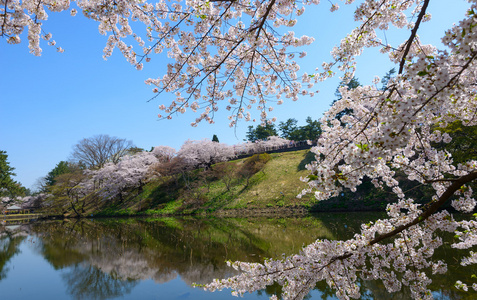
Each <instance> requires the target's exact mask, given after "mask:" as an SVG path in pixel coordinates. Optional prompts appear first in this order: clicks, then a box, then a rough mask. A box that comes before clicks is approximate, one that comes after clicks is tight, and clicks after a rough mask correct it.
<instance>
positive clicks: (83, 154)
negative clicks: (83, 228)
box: [41, 135, 304, 216]
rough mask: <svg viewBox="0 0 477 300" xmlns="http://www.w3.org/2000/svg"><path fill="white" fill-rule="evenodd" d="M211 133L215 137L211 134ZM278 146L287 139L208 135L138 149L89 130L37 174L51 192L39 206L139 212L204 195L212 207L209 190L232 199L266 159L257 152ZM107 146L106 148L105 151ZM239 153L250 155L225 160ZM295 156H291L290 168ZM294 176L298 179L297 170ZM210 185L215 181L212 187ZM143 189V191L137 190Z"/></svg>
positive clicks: (76, 212) (77, 212) (199, 200)
mask: <svg viewBox="0 0 477 300" xmlns="http://www.w3.org/2000/svg"><path fill="white" fill-rule="evenodd" d="M213 139H214V140H218V138H217V137H216V136H215V137H214V138H213ZM124 145H127V146H124ZM283 147H285V148H286V147H292V145H291V144H290V143H289V141H288V140H286V139H283V138H280V137H277V136H271V137H268V138H267V139H264V140H256V141H255V142H250V141H247V142H243V143H240V144H237V145H233V146H229V145H226V144H223V143H220V142H218V141H211V140H208V139H203V140H199V141H193V140H187V141H185V142H184V144H183V145H182V146H181V148H180V150H179V151H176V150H175V149H173V148H171V147H168V146H157V147H153V148H152V149H151V151H144V150H142V149H139V148H137V147H135V146H134V144H133V143H132V142H127V143H126V142H125V140H123V139H119V138H116V137H110V136H108V135H101V136H94V137H91V138H87V139H83V140H81V141H80V142H79V143H78V144H77V145H75V146H74V147H73V152H72V155H71V159H70V161H60V162H59V163H58V164H57V165H56V166H55V167H54V168H53V169H52V170H51V171H50V172H49V173H48V174H47V175H46V176H45V178H44V179H43V180H42V187H41V189H42V192H44V193H48V194H50V195H51V196H52V197H49V198H47V199H46V200H45V201H44V209H45V210H47V211H49V212H53V213H56V214H72V215H73V216H82V215H85V214H90V213H95V214H96V213H98V212H99V211H102V210H105V209H106V208H108V207H120V208H126V207H129V208H131V207H134V211H135V212H143V211H145V210H148V209H157V208H158V207H157V206H158V205H159V206H164V204H167V203H169V202H171V201H176V200H180V201H179V202H183V204H184V205H183V206H182V208H181V210H182V211H183V210H186V209H188V208H190V207H194V208H198V206H200V205H202V204H204V203H205V202H207V201H209V200H210V201H211V202H210V201H209V202H210V203H209V204H208V205H209V206H214V207H215V208H217V207H218V205H216V203H215V204H214V203H212V202H214V201H215V200H217V199H218V198H220V197H219V196H218V195H216V194H214V193H215V192H217V191H218V190H221V193H225V194H227V196H223V197H225V198H227V199H228V200H227V201H229V200H233V198H234V196H237V194H238V193H237V189H240V190H241V193H242V192H245V191H246V190H247V189H249V187H250V186H251V185H252V183H254V182H255V181H254V180H253V177H254V175H255V174H257V173H258V172H259V171H260V170H262V169H263V168H264V166H265V164H266V163H267V162H268V161H269V160H270V157H269V156H267V155H265V154H262V153H263V152H265V151H270V150H275V149H280V148H283ZM109 149H116V150H117V151H109ZM108 151H109V153H110V154H109V155H105V153H108ZM244 154H247V155H248V156H250V157H249V158H246V159H243V160H240V162H239V163H237V162H227V161H229V160H231V159H233V158H235V157H237V156H242V157H243V156H244ZM247 155H245V156H247ZM301 160H303V158H299V160H298V161H296V162H295V166H294V167H295V168H297V166H298V164H299V163H300V161H301ZM301 171H304V168H302V170H301ZM302 175H304V174H302ZM294 180H296V181H298V180H299V176H297V177H295V178H294ZM214 185H216V186H217V185H218V186H219V187H218V188H215V189H214V188H213V187H212V186H214ZM151 186H153V187H151ZM204 187H206V188H204ZM222 188H223V189H222ZM145 189H146V190H147V191H146V192H148V193H149V194H148V195H147V196H144V195H142V194H143V192H144V191H145ZM151 189H153V190H154V192H153V193H152V194H151ZM211 191H212V192H211ZM285 192H286V193H283V192H282V195H283V196H284V195H285V194H287V197H294V196H295V195H296V194H297V193H298V192H299V190H297V189H294V190H293V192H292V193H290V195H288V192H287V191H285ZM213 194H214V195H213ZM292 194H293V195H292ZM139 195H141V196H139ZM137 196H139V198H141V199H142V198H144V197H146V198H147V201H142V200H144V199H142V200H138V199H139V198H137ZM223 197H222V198H223ZM204 199H206V200H204ZM214 199H215V200H214ZM131 201H132V202H131ZM134 201H140V204H138V205H136V204H135V203H134ZM222 204H224V205H225V204H226V203H225V202H224V201H222ZM159 208H160V207H159Z"/></svg>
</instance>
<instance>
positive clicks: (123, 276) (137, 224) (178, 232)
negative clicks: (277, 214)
mask: <svg viewBox="0 0 477 300" xmlns="http://www.w3.org/2000/svg"><path fill="white" fill-rule="evenodd" d="M325 225H326V224H324V223H323V222H322V221H321V220H320V219H316V218H313V217H308V218H281V219H268V218H254V219H221V218H213V219H208V218H192V217H186V218H175V219H173V218H156V219H154V220H152V219H136V220H131V219H100V220H95V221H89V220H84V219H83V220H80V221H79V222H66V223H65V222H58V221H52V222H42V223H37V224H35V225H34V227H33V232H35V233H37V234H38V235H39V236H40V239H41V243H40V245H41V247H40V248H39V250H40V251H39V252H40V253H41V254H42V255H43V256H44V257H45V259H46V260H47V261H48V262H49V263H50V264H51V265H52V266H54V267H55V268H59V269H69V268H71V267H75V268H76V267H77V266H80V267H81V269H85V270H89V271H91V272H93V271H94V270H101V272H104V273H106V274H109V275H114V278H116V279H117V280H119V281H124V280H138V279H149V278H152V279H155V280H164V279H166V278H170V279H172V278H174V274H179V275H180V276H181V278H183V279H184V280H186V281H187V282H189V283H192V282H199V281H200V282H202V283H205V282H209V281H211V280H212V279H213V278H216V277H226V276H228V275H230V274H231V272H233V270H232V269H231V268H229V267H227V266H226V263H225V262H226V260H233V261H235V260H242V261H257V262H262V261H263V259H264V257H275V258H276V257H280V256H281V254H283V253H285V254H291V253H297V252H299V250H300V249H301V248H302V246H303V245H306V244H309V243H311V242H313V241H314V240H315V239H317V238H331V239H333V238H334V236H333V235H332V234H331V233H330V231H329V230H327V228H326V227H325ZM53 248H55V249H56V250H55V251H51V249H53ZM72 253H74V254H75V258H74V259H71V260H69V261H68V260H65V257H67V256H68V255H70V254H72ZM78 258H80V259H78ZM89 266H92V267H89ZM94 272H96V271H94ZM95 274H96V273H95ZM98 278H99V279H101V278H105V277H104V276H98ZM161 278H162V279H161ZM92 284H94V283H92Z"/></svg>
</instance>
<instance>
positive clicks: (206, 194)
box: [96, 150, 313, 215]
mask: <svg viewBox="0 0 477 300" xmlns="http://www.w3.org/2000/svg"><path fill="white" fill-rule="evenodd" d="M312 159H313V155H311V154H310V152H309V151H308V150H301V151H295V152H285V153H274V154H271V159H270V160H269V161H268V162H267V163H266V164H265V166H264V168H263V169H262V170H261V171H259V172H258V173H256V174H254V175H253V176H252V177H251V178H250V179H249V181H248V185H247V182H246V179H244V178H241V177H240V176H238V174H237V173H238V170H239V169H240V167H241V165H242V164H243V163H244V161H245V159H240V160H233V161H230V162H226V163H223V164H226V166H224V167H225V169H227V170H228V173H226V174H225V175H224V174H222V176H221V177H220V176H214V175H213V172H211V171H209V173H207V171H204V170H195V171H192V172H189V173H188V174H187V175H185V176H178V175H176V176H175V177H163V178H158V179H155V180H152V181H150V182H149V183H148V184H147V185H146V186H144V187H143V189H142V191H141V192H139V193H138V191H131V193H130V195H129V196H128V197H126V199H125V200H124V201H123V202H121V203H117V202H115V203H112V204H108V205H106V206H104V207H103V208H102V209H101V211H100V212H99V213H100V214H103V215H118V214H125V215H132V214H176V213H185V214H190V213H207V212H214V211H217V210H229V209H243V208H246V209H257V208H270V207H296V206H305V207H310V202H311V201H313V197H312V196H310V195H306V196H304V197H303V198H302V199H297V198H296V195H298V193H299V192H300V191H301V190H302V189H303V188H305V187H306V184H305V183H303V182H301V181H300V177H301V176H306V175H308V171H307V170H306V169H305V165H306V164H307V163H308V162H310V161H311V160H312ZM216 168H218V167H217V165H216V166H214V167H213V170H214V169H216ZM215 175H216V174H215ZM227 179H228V180H230V184H229V188H227V185H226V183H225V181H226V180H227ZM96 213H98V212H96Z"/></svg>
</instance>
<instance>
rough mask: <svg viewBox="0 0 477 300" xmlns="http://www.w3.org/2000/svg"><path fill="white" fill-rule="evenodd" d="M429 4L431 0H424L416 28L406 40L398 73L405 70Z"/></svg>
mask: <svg viewBox="0 0 477 300" xmlns="http://www.w3.org/2000/svg"><path fill="white" fill-rule="evenodd" d="M428 5H429V0H424V4H423V6H422V8H421V12H420V13H419V16H418V17H417V21H416V23H415V25H414V28H412V30H411V36H410V37H409V39H408V40H407V42H406V48H405V49H404V53H403V55H402V58H401V62H400V63H399V71H398V74H402V72H403V70H404V63H405V62H406V56H407V55H408V53H409V50H411V46H412V42H413V41H414V39H415V38H416V34H417V30H418V29H419V26H420V24H421V21H422V18H423V17H424V15H425V14H426V9H427V6H428Z"/></svg>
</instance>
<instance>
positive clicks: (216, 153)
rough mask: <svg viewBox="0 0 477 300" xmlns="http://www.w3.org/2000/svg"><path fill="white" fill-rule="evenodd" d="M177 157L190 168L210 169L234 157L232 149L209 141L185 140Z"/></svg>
mask: <svg viewBox="0 0 477 300" xmlns="http://www.w3.org/2000/svg"><path fill="white" fill-rule="evenodd" d="M177 156H178V157H180V158H182V159H183V161H184V162H185V163H186V165H188V166H189V167H190V168H197V167H205V168H210V166H212V165H213V164H215V163H218V162H221V161H226V160H228V159H230V158H232V157H234V156H235V152H234V149H233V147H231V146H229V145H226V144H223V143H218V142H212V141H211V140H209V139H203V140H199V141H193V140H187V141H185V142H184V144H183V145H182V147H181V149H180V150H179V152H177Z"/></svg>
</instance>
